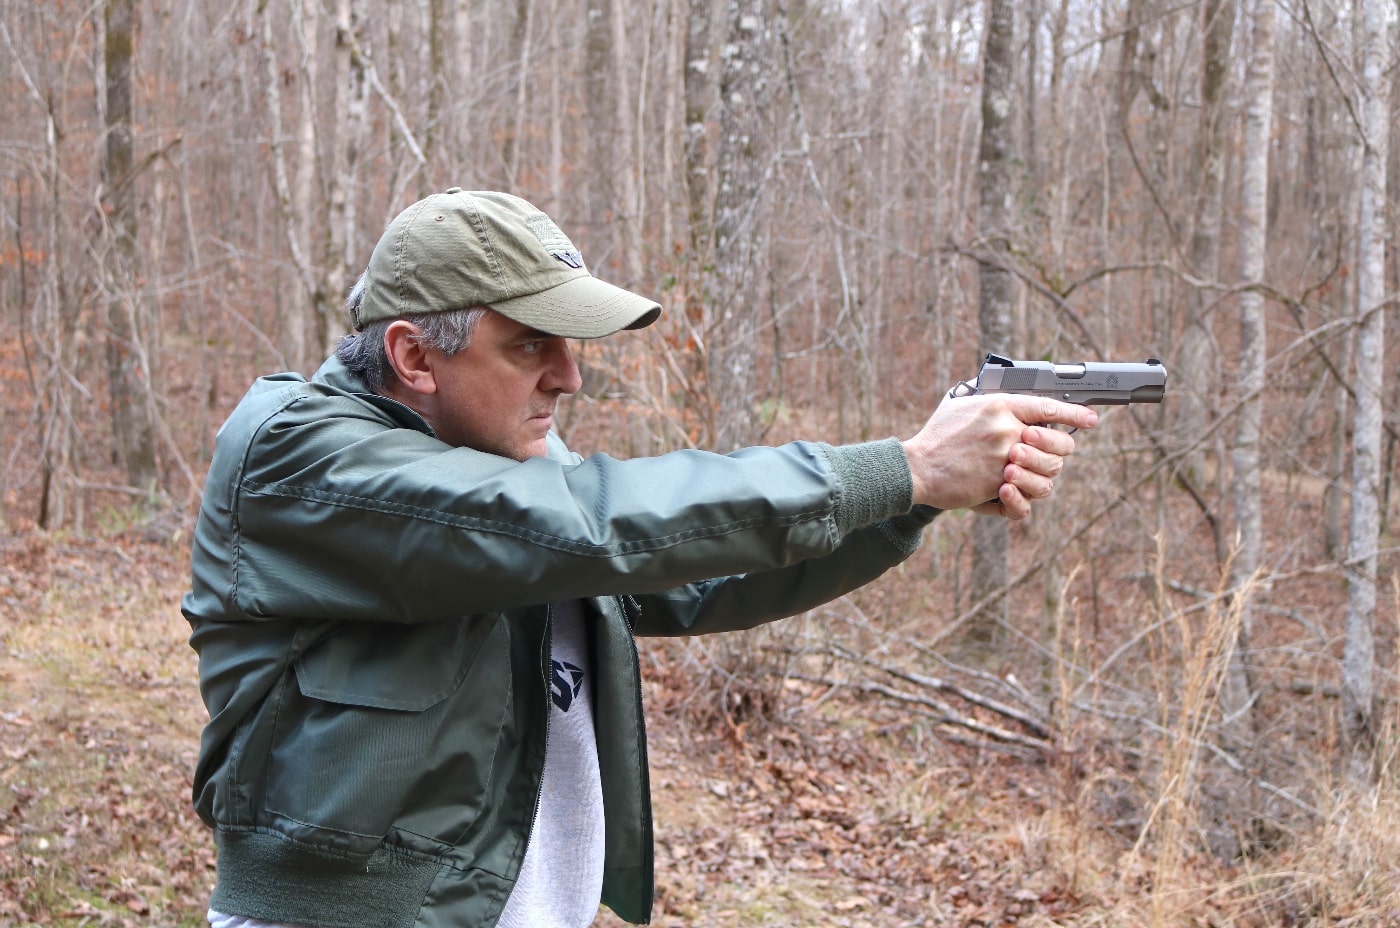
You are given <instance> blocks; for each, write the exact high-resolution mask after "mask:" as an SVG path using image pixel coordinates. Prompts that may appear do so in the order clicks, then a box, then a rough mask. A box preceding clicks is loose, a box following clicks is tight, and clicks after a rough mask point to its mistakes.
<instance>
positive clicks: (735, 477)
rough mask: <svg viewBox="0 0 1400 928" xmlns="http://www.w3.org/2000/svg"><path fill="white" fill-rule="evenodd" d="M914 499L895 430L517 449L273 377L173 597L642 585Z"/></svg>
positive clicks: (221, 605) (760, 564)
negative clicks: (849, 437) (700, 443)
mask: <svg viewBox="0 0 1400 928" xmlns="http://www.w3.org/2000/svg"><path fill="white" fill-rule="evenodd" d="M911 496H912V484H911V482H910V477H909V470H908V463H907V461H906V460H905V458H904V455H903V451H902V449H901V448H900V447H899V444H898V443H897V442H895V441H893V440H887V441H883V442H871V443H867V444H863V445H853V446H845V447H842V448H832V447H830V446H825V445H819V444H814V443H805V442H796V443H793V444H789V445H785V446H783V447H779V448H754V449H747V450H744V451H739V452H735V453H734V454H730V455H717V454H709V453H705V452H697V451H679V452H673V453H670V454H665V455H660V456H657V457H654V458H642V459H637V460H633V461H619V460H615V459H613V458H611V457H608V456H607V455H596V456H593V457H590V458H588V459H587V460H578V459H575V458H572V457H570V458H569V459H568V460H557V459H553V458H532V459H530V460H528V461H524V462H517V461H513V460H509V459H505V458H501V457H497V456H494V455H490V454H486V453H483V452H479V451H475V450H472V449H469V448H454V447H451V446H448V445H446V444H443V443H442V442H440V441H438V440H437V439H436V438H434V437H432V436H431V435H429V434H425V433H423V432H420V431H416V430H415V429H412V428H404V427H389V426H387V425H386V423H385V420H384V417H383V415H382V414H380V413H379V412H377V411H375V410H374V409H372V408H371V407H369V406H367V405H366V404H365V403H364V402H362V401H360V400H359V399H358V398H356V397H353V396H348V395H345V394H336V393H334V392H326V393H321V392H317V390H316V389H315V388H314V386H313V387H306V386H296V387H289V388H285V389H276V390H271V391H269V392H268V393H266V394H263V395H260V396H258V397H255V398H253V400H252V401H249V400H245V403H244V404H243V405H241V406H240V409H239V410H236V411H235V414H234V416H232V417H231V418H230V420H229V422H228V423H226V425H225V427H224V428H223V429H222V430H221V432H220V435H219V438H218V443H217V446H216V450H215V455H214V461H213V464H212V466H211V471H210V476H209V481H208V483H207V484H206V492H205V499H204V505H203V509H202V511H201V516H200V522H199V525H198V526H197V528H196V532H195V539H194V584H193V589H192V592H191V594H190V596H189V597H187V599H186V611H187V612H188V613H189V614H191V615H195V616H198V615H203V616H206V617H219V618H221V619H225V620H228V619H254V620H257V619H273V618H281V617H295V618H298V619H321V618H330V619H350V620H356V619H362V620H375V621H383V620H385V619H389V620H393V621H408V622H414V621H435V620H440V619H446V618H453V617H457V616H461V615H464V614H471V613H489V612H495V611H499V610H504V609H509V608H514V607H519V606H525V605H531V604H535V603H542V602H551V601H556V600H560V599H567V598H575V597H588V596H601V595H616V594H649V593H657V592H660V591H663V590H668V589H671V588H674V587H677V586H682V585H684V584H687V583H690V582H693V581H696V580H700V579H704V578H708V577H716V576H728V575H731V574H745V573H753V572H762V571H769V570H774V569H779V568H785V567H789V566H791V565H796V564H800V563H801V562H803V561H806V560H808V559H810V558H821V557H825V556H826V555H829V554H831V553H832V552H833V551H835V550H836V549H837V548H838V547H839V546H840V545H841V542H842V540H843V539H844V538H845V537H846V536H847V535H848V534H850V533H851V532H852V531H855V530H857V529H858V528H859V526H861V525H868V524H870V523H872V522H875V521H878V520H880V519H885V518H888V517H890V516H893V515H897V514H899V513H904V512H907V511H908V510H909V508H910V501H911Z"/></svg>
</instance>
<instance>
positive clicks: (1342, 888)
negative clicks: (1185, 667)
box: [0, 526, 1400, 928]
mask: <svg viewBox="0 0 1400 928" xmlns="http://www.w3.org/2000/svg"><path fill="white" fill-rule="evenodd" d="M162 533H164V537H161V535H162ZM187 542H188V538H187V535H186V530H185V529H181V528H171V527H168V526H167V527H165V528H162V529H156V530H153V528H152V527H151V526H147V527H146V529H144V530H142V531H136V530H126V531H122V530H119V529H118V528H113V529H112V530H109V531H107V532H105V533H104V534H101V535H100V536H99V535H93V536H90V537H86V538H77V537H71V536H67V535H64V534H62V533H39V532H25V531H12V532H10V533H8V534H0V925H6V926H28V925H73V926H77V925H117V926H127V925H131V926H137V925H141V926H145V925H159V926H164V925H170V926H194V925H199V924H201V923H202V915H203V912H204V906H205V902H206V900H207V897H208V892H209V890H210V887H211V886H212V883H213V877H214V854H213V850H212V845H211V842H210V836H209V833H208V831H207V830H206V829H205V828H204V827H203V825H201V824H200V823H199V822H198V820H197V819H196V818H195V816H194V815H193V813H192V811H191V809H190V783H191V771H192V768H193V765H194V760H195V755H196V747H197V743H198V737H199V731H200V728H201V725H202V724H203V721H204V718H205V714H204V709H203V707H202V704H201V703H200V700H199V694H198V691H197V688H196V665H195V656H194V654H193V652H192V651H191V650H190V648H189V646H188V644H187V641H186V638H187V634H188V627H187V625H186V624H185V622H184V619H183V618H182V617H181V615H180V613H179V609H178V602H179V598H180V595H181V594H182V592H183V591H184V589H185V587H186V584H187V571H188V559H187V558H188V555H187ZM642 655H643V664H644V668H645V670H644V672H645V675H646V684H645V685H646V693H645V696H646V703H647V706H648V719H649V729H650V742H651V767H652V787H653V798H654V802H655V809H656V811H655V817H656V828H657V884H658V889H657V901H656V915H655V924H657V925H662V926H715V928H729V926H735V928H737V926H741V925H742V926H750V925H789V926H809V925H810V926H816V925H823V926H825V925H831V926H849V928H861V926H870V928H875V926H880V928H883V926H906V925H907V926H914V925H925V926H1009V925H1018V926H1048V925H1085V926H1088V925H1103V926H1138V925H1154V926H1155V925H1161V926H1166V925H1183V926H1186V925H1191V926H1198V925H1199V926H1227V925H1228V926H1241V928H1243V926H1266V925H1295V924H1296V925H1323V924H1326V925H1363V924H1365V925H1378V924H1400V896H1397V890H1396V888H1395V887H1396V885H1397V883H1400V880H1397V879H1396V877H1397V875H1400V844H1398V843H1397V842H1400V839H1397V837H1396V835H1400V827H1397V826H1400V801H1397V796H1396V794H1395V791H1393V790H1392V791H1389V792H1381V793H1371V794H1368V797H1367V798H1365V799H1364V800H1363V799H1358V800H1356V801H1353V802H1350V803H1349V804H1348V803H1341V804H1339V806H1338V808H1337V809H1336V810H1333V811H1328V812H1327V813H1326V814H1325V820H1324V821H1323V822H1321V823H1319V824H1318V826H1317V828H1316V829H1315V830H1313V831H1309V832H1305V833H1298V834H1295V835H1292V836H1290V838H1289V840H1283V841H1278V842H1275V844H1273V845H1272V846H1271V847H1270V849H1269V850H1268V851H1267V852H1266V853H1262V854H1258V855H1254V856H1252V857H1249V858H1246V859H1242V860H1233V861H1227V860H1222V859H1219V858H1217V857H1215V856H1212V855H1210V854H1208V853H1204V852H1199V851H1192V850H1189V849H1188V850H1185V851H1182V852H1180V853H1178V854H1176V856H1175V857H1173V860H1172V862H1171V865H1170V866H1169V867H1164V866H1163V863H1162V861H1161V859H1153V858H1152V857H1151V856H1149V855H1148V854H1146V853H1144V852H1143V850H1142V849H1141V848H1140V847H1138V846H1136V844H1135V842H1134V839H1133V836H1132V835H1131V834H1130V833H1126V832H1125V831H1124V830H1123V829H1121V828H1118V827H1116V826H1115V824H1114V822H1113V820H1112V819H1113V816H1112V810H1111V809H1106V808H1104V807H1103V804H1102V803H1101V802H1100V801H1098V800H1093V801H1091V800H1089V799H1086V798H1085V797H1087V796H1090V795H1091V792H1090V791H1087V790H1086V789H1085V788H1084V784H1086V783H1090V782H1093V781H1094V780H1095V779H1096V774H1095V773H1094V772H1093V771H1086V769H1085V765H1086V762H1087V759H1086V758H1082V757H1081V758H1077V759H1070V760H1067V761H1064V762H1061V761H1057V760H1054V759H1050V760H1047V759H1044V758H1039V759H1036V758H1028V757H1026V756H1023V755H1018V754H1015V753H1006V752H1004V751H999V750H993V749H991V748H990V746H989V745H988V744H986V743H980V742H977V741H975V740H967V739H956V738H946V737H941V736H940V735H939V733H938V731H937V730H936V729H935V727H934V726H932V725H925V724H923V723H921V722H920V721H919V720H918V716H917V714H911V712H910V711H909V710H908V709H906V708H904V707H901V706H898V705H896V704H892V703H890V702H889V701H887V700H880V699H877V698H872V697H869V696H862V695H859V694H857V693H855V692H854V691H848V690H833V689H830V688H826V687H822V686H820V685H818V684H815V683H812V682H809V681H803V680H800V679H798V678H797V677H796V676H791V677H788V678H786V679H785V680H784V682H782V683H780V684H779V686H780V688H781V690H782V694H781V706H780V707H779V709H778V710H777V711H774V712H770V713H767V714H758V713H755V714H753V715H752V716H750V717H747V718H746V717H744V716H743V715H742V714H736V713H730V714H716V713H712V712H706V711H701V710H697V708H696V707H697V704H700V705H703V700H701V702H700V703H697V698H699V694H697V692H696V675H697V673H699V674H701V675H704V673H705V672H704V671H698V670H697V666H698V663H697V662H701V661H703V660H704V654H703V653H699V654H697V652H696V651H694V650H693V649H691V648H688V647H687V646H686V645H685V644H684V643H677V642H662V643H653V642H644V643H643V644H642ZM1108 766H1110V765H1108V764H1107V763H1105V769H1106V768H1107V767H1108ZM1189 844H1190V843H1189V842H1188V848H1189ZM597 924H598V925H599V926H608V928H612V926H618V925H620V924H621V923H620V922H619V921H618V920H617V919H616V918H615V917H614V916H612V915H611V914H609V913H607V912H606V911H605V912H603V913H601V914H600V916H599V919H598V922H597Z"/></svg>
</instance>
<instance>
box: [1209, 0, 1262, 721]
mask: <svg viewBox="0 0 1400 928" xmlns="http://www.w3.org/2000/svg"><path fill="white" fill-rule="evenodd" d="M1253 36H1254V41H1253V49H1252V52H1251V56H1250V60H1249V73H1248V75H1247V76H1246V79H1245V127H1244V128H1245V133H1244V165H1243V177H1242V179H1241V181H1242V182H1241V188H1242V189H1241V203H1240V277H1241V278H1242V283H1243V284H1244V285H1246V286H1248V285H1250V284H1258V283H1263V281H1264V280H1265V272H1266V266H1265V255H1266V254H1267V253H1268V202H1269V145H1270V139H1271V134H1272V126H1273V93H1274V2H1273V0H1259V5H1258V8H1257V9H1256V10H1255V13H1254V32H1253ZM1264 323H1265V314H1264V295H1263V294H1262V293H1261V292H1259V290H1257V289H1247V290H1245V291H1244V292H1243V293H1241V294H1240V360H1239V391H1240V409H1239V413H1238V414H1237V418H1236V420H1235V441H1234V448H1233V453H1232V455H1231V461H1232V463H1233V469H1234V496H1235V534H1236V537H1237V539H1238V542H1237V544H1238V550H1237V551H1236V552H1235V556H1234V558H1233V560H1232V561H1231V576H1230V586H1231V588H1232V589H1233V590H1234V593H1235V596H1236V597H1238V600H1237V602H1236V603H1235V607H1236V608H1237V609H1238V610H1239V614H1240V626H1239V635H1238V640H1237V641H1236V643H1235V647H1234V652H1233V654H1232V655H1231V657H1230V663H1229V666H1228V670H1227V674H1226V680H1225V692H1224V705H1223V707H1222V708H1223V712H1224V717H1225V719H1226V720H1227V723H1231V724H1229V729H1230V731H1231V732H1232V734H1234V735H1235V736H1237V737H1241V738H1245V737H1248V736H1249V734H1250V732H1251V731H1252V726H1250V725H1247V724H1246V722H1247V721H1248V720H1249V713H1251V711H1252V705H1253V701H1254V695H1255V694H1254V687H1253V685H1252V680H1251V679H1250V674H1249V647H1250V641H1251V631H1252V628H1253V605H1254V604H1253V600H1254V595H1255V594H1254V591H1253V590H1252V589H1250V587H1249V584H1250V583H1251V581H1252V580H1253V579H1254V577H1255V575H1256V573H1257V572H1258V571H1259V569H1260V567H1261V566H1262V562H1263V541H1264V514H1263V500H1262V498H1261V495H1260V467H1261V465H1260V460H1259V435H1260V431H1261V429H1262V424H1263V418H1264V375H1265V368H1266V363H1267V350H1266V349H1267V344H1266V339H1265V327H1264ZM1232 720H1233V721H1232Z"/></svg>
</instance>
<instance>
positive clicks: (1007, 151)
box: [965, 0, 1016, 649]
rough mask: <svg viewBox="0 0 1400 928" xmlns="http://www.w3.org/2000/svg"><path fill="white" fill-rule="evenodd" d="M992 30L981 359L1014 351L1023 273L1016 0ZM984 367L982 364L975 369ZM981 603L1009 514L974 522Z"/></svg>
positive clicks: (999, 573)
mask: <svg viewBox="0 0 1400 928" xmlns="http://www.w3.org/2000/svg"><path fill="white" fill-rule="evenodd" d="M986 10H987V37H986V41H985V43H984V48H983V52H982V55H983V57H982V135H981V144H980V146H979V154H978V165H979V170H978V180H977V224H978V231H979V240H980V242H981V249H982V251H983V252H984V257H983V258H982V260H981V261H980V263H979V264H978V267H977V284H978V313H977V317H978V328H979V333H978V344H979V350H978V357H977V358H975V359H972V360H974V361H975V362H976V363H977V364H978V365H979V366H980V363H981V360H982V356H983V355H985V354H986V353H987V352H992V351H994V352H997V353H998V354H1007V353H1011V354H1014V353H1015V352H1016V344H1015V342H1014V340H1013V333H1012V326H1011V314H1012V310H1013V308H1014V305H1015V300H1016V279H1015V277H1013V276H1012V273H1011V271H1009V270H1007V268H1006V267H1005V266H1004V265H1005V264H1006V263H1008V262H1009V261H1010V255H1009V251H1010V249H1009V245H1010V237H1011V224H1012V222H1013V216H1014V206H1013V204H1014V202H1015V188H1014V181H1013V178H1012V176H1011V165H1012V159H1013V158H1014V157H1015V151H1014V147H1015V146H1014V141H1013V138H1012V133H1013V131H1014V126H1015V122H1014V119H1013V112H1012V111H1013V105H1012V93H1013V89H1014V87H1015V78H1014V77H1013V75H1012V70H1011V69H1012V65H1013V63H1014V53H1013V49H1012V45H1013V40H1014V38H1015V37H1014V35H1013V32H1014V28H1015V21H1016V8H1015V3H1014V2H1013V0H987V6H986ZM973 369H974V370H975V369H976V368H975V367H974V368H973ZM972 537H973V552H972V599H973V602H981V601H982V600H984V599H986V598H988V597H990V596H995V595H999V594H1000V592H1001V591H1002V590H1003V589H1004V587H1005V586H1006V582H1007V563H1006V558H1007V526H1006V522H1005V520H1003V519H979V520H977V522H975V523H974V525H973V536H972ZM1006 616H1007V601H1006V598H1005V597H1004V596H1002V597H1001V599H1000V600H998V602H997V603H996V604H995V605H993V606H991V607H989V608H987V609H985V610H983V611H982V612H981V614H980V615H979V616H978V618H976V619H975V620H974V621H972V622H971V623H969V625H968V626H967V629H966V634H965V639H966V643H967V644H968V645H969V646H971V647H973V648H977V649H981V648H993V647H994V646H995V645H996V644H997V642H998V641H999V640H1000V639H1001V637H1002V623H1003V621H1004V620H1005V618H1006Z"/></svg>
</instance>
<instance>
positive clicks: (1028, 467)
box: [903, 394, 1099, 519]
mask: <svg viewBox="0 0 1400 928" xmlns="http://www.w3.org/2000/svg"><path fill="white" fill-rule="evenodd" d="M1098 421H1099V415H1098V413H1096V412H1095V411H1094V410H1093V409H1091V408H1089V407H1087V406H1076V405H1074V404H1071V403H1062V402H1060V401H1059V400H1053V399H1049V398H1046V397H1038V396H1021V395H1017V394H995V395H989V396H963V397H949V398H946V399H944V400H943V402H942V403H940V404H939V405H938V408H937V409H936V410H934V413H933V416H932V417H931V418H930V419H929V420H928V422H927V423H926V424H925V425H924V427H923V428H922V429H920V430H919V433H918V434H917V435H915V436H914V437H913V438H910V439H909V440H907V441H905V442H904V443H903V444H904V453H905V454H906V455H907V456H908V457H909V468H910V470H911V472H912V473H913V476H914V502H915V503H924V504H926V505H929V506H935V507H937V508H939V509H971V510H973V511H974V512H980V513H984V514H987V515H1001V516H1006V517H1007V518H1008V519H1024V518H1025V517H1026V516H1028V515H1030V512H1031V502H1032V501H1034V500H1039V499H1045V498H1046V497H1047V496H1049V495H1050V491H1051V490H1052V489H1053V488H1054V481H1055V478H1056V477H1058V476H1059V474H1060V471H1062V470H1064V466H1065V458H1066V457H1068V456H1069V455H1070V454H1072V453H1073V452H1074V439H1073V438H1072V437H1070V435H1069V434H1068V433H1067V432H1061V431H1058V430H1056V429H1052V428H1046V427H1045V426H1049V425H1052V424H1054V425H1067V426H1070V427H1072V428H1076V429H1087V428H1093V427H1094V425H1095V424H1097V422H1098Z"/></svg>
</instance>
